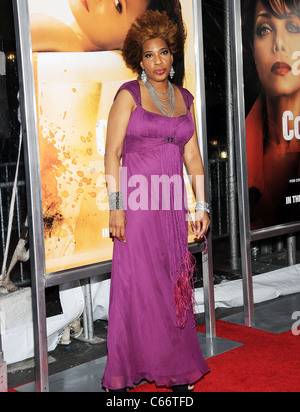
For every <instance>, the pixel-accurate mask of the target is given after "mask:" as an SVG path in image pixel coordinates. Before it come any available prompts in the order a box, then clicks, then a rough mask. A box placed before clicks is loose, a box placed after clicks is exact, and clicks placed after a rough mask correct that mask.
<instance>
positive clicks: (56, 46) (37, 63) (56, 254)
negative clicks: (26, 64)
mask: <svg viewBox="0 0 300 412" xmlns="http://www.w3.org/2000/svg"><path fill="white" fill-rule="evenodd" d="M152 3H153V2H152V1H150V0H126V1H124V0H119V1H118V0H103V1H101V2H99V0H28V4H29V12H30V27H31V38H32V49H33V62H34V76H35V86H36V101H37V113H38V132H39V147H40V167H41V182H42V201H43V205H42V206H43V217H44V236H45V253H46V271H47V273H55V272H59V271H62V270H67V269H72V268H76V267H80V266H87V265H91V264H94V263H100V262H105V261H109V260H111V258H112V251H113V242H112V239H111V237H110V233H109V211H108V196H107V190H106V184H105V175H104V173H105V172H104V155H105V141H106V127H107V119H108V114H109V110H110V107H111V105H112V103H113V99H114V97H115V94H116V92H117V90H118V88H119V87H120V86H121V85H122V84H123V83H124V82H126V81H128V80H131V79H136V75H135V74H133V73H132V72H131V71H130V70H129V69H128V68H127V67H126V66H125V64H124V62H123V59H122V56H121V51H120V49H121V47H122V44H123V41H124V38H125V36H126V33H127V31H128V29H129V27H130V25H131V23H132V22H133V21H134V20H135V18H136V17H137V16H138V15H140V14H141V13H142V12H143V11H145V10H146V9H147V8H151V5H152ZM158 3H159V1H155V4H156V5H157V4H158ZM171 3H174V4H176V3H177V2H176V1H174V2H173V1H171V2H170V4H171ZM162 4H164V2H162ZM181 6H182V11H183V20H184V22H185V25H186V27H187V31H188V40H187V46H186V78H185V84H184V86H185V87H187V88H188V89H189V90H190V91H191V92H192V93H193V94H194V95H195V93H196V86H195V59H194V22H193V20H194V18H193V2H192V1H190V0H181ZM187 192H188V200H189V202H193V201H194V199H193V195H192V192H191V189H190V188H189V189H188V191H187Z"/></svg>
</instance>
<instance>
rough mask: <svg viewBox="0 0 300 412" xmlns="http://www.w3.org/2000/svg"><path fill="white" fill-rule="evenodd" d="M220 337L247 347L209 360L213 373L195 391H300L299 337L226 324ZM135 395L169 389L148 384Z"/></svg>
mask: <svg viewBox="0 0 300 412" xmlns="http://www.w3.org/2000/svg"><path fill="white" fill-rule="evenodd" d="M198 330H199V331H200V332H204V330H203V328H198ZM217 336H218V337H221V338H225V339H229V340H233V341H236V342H240V343H243V344H244V346H242V347H240V348H237V349H234V350H231V351H229V352H226V353H224V354H221V355H218V356H215V357H213V358H211V359H208V361H207V363H208V365H209V367H210V369H211V372H210V373H209V374H208V375H206V376H205V377H204V378H203V379H202V380H201V381H200V382H198V383H197V384H196V386H195V392H299V391H300V336H294V335H293V334H292V332H291V331H289V332H285V333H282V334H280V335H275V334H271V333H268V332H263V331H260V330H257V329H252V328H247V327H245V326H239V325H234V324H231V323H227V322H224V321H218V322H217ZM132 392H167V390H166V389H164V388H160V389H158V388H156V386H155V384H148V383H147V384H144V385H141V386H139V387H136V388H135V389H134V390H133V391H132Z"/></svg>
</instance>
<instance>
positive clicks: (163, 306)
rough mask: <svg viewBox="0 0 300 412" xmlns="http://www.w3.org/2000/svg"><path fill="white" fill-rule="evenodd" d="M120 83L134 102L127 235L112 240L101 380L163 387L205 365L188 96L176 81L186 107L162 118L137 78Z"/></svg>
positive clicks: (127, 163) (126, 178) (126, 160)
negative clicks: (191, 219)
mask: <svg viewBox="0 0 300 412" xmlns="http://www.w3.org/2000/svg"><path fill="white" fill-rule="evenodd" d="M123 89H125V90H127V91H129V92H130V93H131V95H132V96H133V98H134V100H135V102H136V105H137V108H136V109H135V110H134V112H133V113H132V115H131V118H130V122H129V125H128V128H127V133H126V137H125V141H124V147H123V155H122V156H123V157H122V159H123V160H122V167H123V169H122V177H121V190H122V194H123V198H124V202H125V210H126V212H125V213H126V219H127V226H126V239H127V242H126V243H123V242H120V241H118V240H115V242H114V254H113V264H112V279H111V296H110V309H109V327H108V337H107V345H108V360H107V365H106V369H105V373H104V376H103V381H102V384H103V386H104V387H106V388H110V389H120V388H123V387H133V386H134V384H136V383H138V382H139V381H141V380H142V379H147V380H149V381H154V382H155V383H156V385H157V386H168V387H169V386H174V385H184V384H190V383H195V382H196V381H198V380H199V379H200V378H201V377H202V376H203V375H204V374H206V373H207V372H208V371H209V369H208V366H207V364H206V363H205V360H204V358H203V356H202V352H201V348H200V345H199V341H198V336H197V330H196V325H195V319H194V315H193V305H192V299H191V297H192V288H191V282H190V280H191V274H192V273H191V272H192V267H193V264H194V262H193V258H192V256H191V255H190V254H189V252H188V236H187V222H186V208H185V191H184V181H183V152H184V146H185V144H186V143H187V142H188V141H189V140H190V138H191V137H192V135H193V133H194V123H193V118H192V114H191V112H190V107H191V105H192V102H193V96H192V95H191V94H190V93H189V92H188V91H187V90H186V89H184V88H179V89H180V91H181V93H182V96H183V98H184V101H185V103H186V106H187V115H185V116H181V117H173V118H169V117H165V116H163V115H159V114H155V113H151V112H148V111H146V110H145V109H143V107H142V102H141V93H140V85H139V83H138V81H131V82H128V83H126V84H124V85H123V86H122V87H121V88H120V90H123ZM120 90H119V91H120ZM118 93H119V92H118ZM158 182H159V184H158Z"/></svg>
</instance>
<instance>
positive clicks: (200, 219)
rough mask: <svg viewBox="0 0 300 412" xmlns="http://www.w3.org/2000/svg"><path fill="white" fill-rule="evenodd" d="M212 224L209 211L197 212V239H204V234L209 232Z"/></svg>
mask: <svg viewBox="0 0 300 412" xmlns="http://www.w3.org/2000/svg"><path fill="white" fill-rule="evenodd" d="M209 225H210V219H209V215H208V213H207V212H202V211H199V212H196V215H195V227H196V231H195V236H196V238H197V239H202V238H203V236H204V235H205V234H206V233H207V231H208V228H209Z"/></svg>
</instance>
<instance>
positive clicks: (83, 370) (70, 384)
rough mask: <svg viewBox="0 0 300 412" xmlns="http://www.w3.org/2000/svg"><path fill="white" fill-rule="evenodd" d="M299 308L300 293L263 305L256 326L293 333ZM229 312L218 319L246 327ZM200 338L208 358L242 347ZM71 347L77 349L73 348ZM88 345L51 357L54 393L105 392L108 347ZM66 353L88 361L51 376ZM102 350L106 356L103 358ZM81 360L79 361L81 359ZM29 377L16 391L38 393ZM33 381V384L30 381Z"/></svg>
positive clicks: (239, 314) (240, 314)
mask: <svg viewBox="0 0 300 412" xmlns="http://www.w3.org/2000/svg"><path fill="white" fill-rule="evenodd" d="M299 309H300V294H296V295H291V296H286V297H282V298H278V299H276V300H274V301H271V302H267V303H263V304H259V305H257V306H256V307H255V319H256V326H255V327H256V328H257V329H261V330H264V331H267V332H270V333H282V332H285V331H288V330H291V328H292V325H293V323H294V321H293V320H292V315H293V313H295V312H297V311H299ZM226 312H227V315H226ZM229 312H232V311H231V310H229V311H228V310H227V311H222V314H221V313H220V311H219V314H218V318H219V319H223V320H225V321H228V322H232V323H237V324H244V317H243V312H241V308H239V312H237V311H236V310H235V311H234V312H236V313H231V314H230V315H228V313H229ZM101 323H102V322H101ZM101 327H102V328H103V327H104V329H106V325H105V324H104V325H103V324H102V325H100V324H98V325H96V329H97V331H98V332H99V331H100V330H101ZM198 336H199V342H200V345H201V347H202V351H203V355H204V357H205V358H206V359H208V358H210V357H213V356H217V355H219V354H221V353H224V352H227V351H230V350H233V349H235V348H237V347H239V346H241V345H242V344H240V343H239V342H233V341H230V340H226V339H221V338H218V337H217V338H216V339H214V340H212V341H207V340H206V336H205V334H202V333H199V334H198ZM71 346H73V347H72V349H71ZM84 346H85V347H86V348H87V347H88V346H89V345H86V344H85V345H83V343H82V342H81V343H80V342H79V341H78V342H72V345H70V347H69V348H64V349H63V348H62V347H59V348H58V349H57V350H56V351H54V353H52V354H51V357H52V359H55V362H53V363H51V362H50V364H49V371H50V373H49V374H50V378H49V385H50V392H103V388H102V387H101V384H100V382H101V377H102V375H103V372H104V368H105V365H106V359H107V358H106V355H105V347H106V345H105V344H103V345H98V348H95V347H93V348H90V351H89V350H88V349H85V350H83V347H84ZM64 350H65V351H67V352H69V355H71V354H72V353H73V354H74V358H75V357H76V356H75V355H76V350H77V351H82V355H83V358H85V362H84V363H81V364H80V365H78V366H72V367H71V368H69V369H66V370H63V371H60V372H56V373H55V372H54V373H51V370H52V372H53V369H55V368H53V365H55V364H57V362H58V360H59V356H62V354H61V352H62V351H64ZM102 350H103V352H102V356H100V355H101V351H102ZM89 352H93V355H95V356H96V353H97V352H98V355H99V356H98V357H96V358H95V359H92V360H90V361H87V358H86V356H88V353H89ZM71 357H72V355H71ZM50 360H51V359H50ZM77 360H78V362H79V358H78V359H77ZM58 363H59V362H58ZM29 374H30V373H29V372H28V376H23V379H24V378H27V379H28V380H27V382H29V383H25V384H20V385H21V386H19V387H18V388H16V390H17V391H18V392H35V382H34V381H33V380H34V377H33V379H30V378H29ZM12 375H13V373H9V386H10V387H11V384H12V381H13V379H12ZM30 380H32V381H31V382H30Z"/></svg>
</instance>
